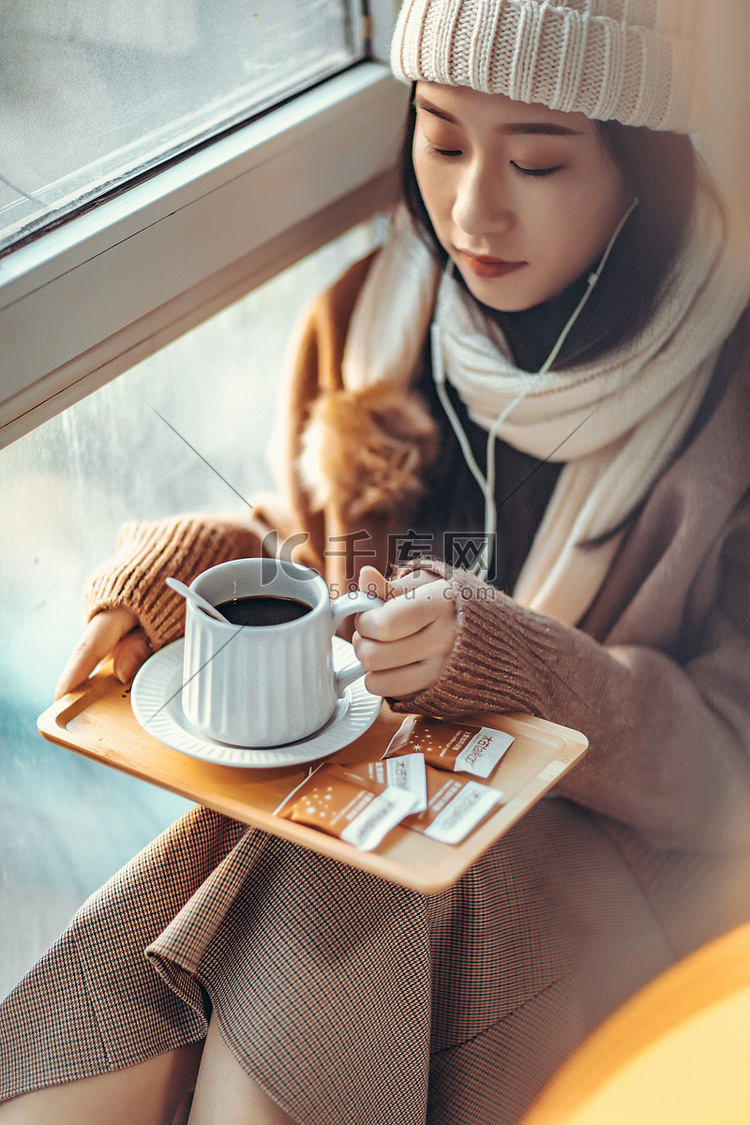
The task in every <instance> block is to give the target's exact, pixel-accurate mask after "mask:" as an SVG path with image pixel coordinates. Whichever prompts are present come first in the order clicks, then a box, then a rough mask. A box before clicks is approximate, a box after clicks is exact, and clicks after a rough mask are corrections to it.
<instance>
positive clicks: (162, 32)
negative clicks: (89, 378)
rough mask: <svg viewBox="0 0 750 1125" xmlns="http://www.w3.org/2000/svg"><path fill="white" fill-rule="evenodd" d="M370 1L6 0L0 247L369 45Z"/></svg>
mask: <svg viewBox="0 0 750 1125" xmlns="http://www.w3.org/2000/svg"><path fill="white" fill-rule="evenodd" d="M361 7H362V5H361V0H221V3H220V4H216V3H214V2H213V0H148V2H147V3H146V2H144V0H136V2H135V3H131V4H124V3H122V2H121V0H55V2H54V3H50V2H49V0H24V3H10V4H3V5H0V137H2V150H3V156H2V168H1V169H0V248H2V246H3V245H8V244H9V243H11V242H12V241H14V240H15V239H17V238H19V237H21V236H22V235H24V234H27V233H29V232H30V231H33V230H35V229H37V228H38V227H39V226H41V225H43V224H44V223H45V222H46V221H48V220H49V218H51V217H53V216H57V215H58V214H61V213H62V214H64V213H65V212H66V211H69V210H70V209H71V208H74V207H75V206H76V205H78V204H80V203H82V202H84V201H86V200H88V199H89V198H91V197H92V196H96V195H98V194H100V193H101V192H102V191H106V190H109V189H111V188H113V187H116V186H117V185H118V184H119V183H120V182H122V181H123V180H124V179H126V178H128V177H129V176H132V175H133V174H137V173H140V172H143V171H144V170H146V169H148V168H151V167H153V166H154V165H155V164H156V163H158V162H160V161H163V160H165V159H168V158H170V157H173V156H174V155H176V154H178V153H180V152H183V151H184V150H185V149H186V148H188V147H190V146H192V145H194V144H195V143H197V142H200V141H202V140H204V139H206V138H207V137H210V136H213V135H215V134H216V133H217V132H219V131H221V130H223V129H225V128H227V127H228V126H231V125H232V124H233V123H236V122H237V121H239V120H243V119H245V118H247V117H248V116H250V115H252V114H254V113H257V112H259V111H260V110H263V109H266V108H267V107H268V106H270V105H273V104H275V103H277V102H278V101H280V100H281V99H283V98H286V97H288V96H289V95H290V94H294V93H297V92H299V91H300V90H302V89H304V88H305V87H307V86H309V85H311V84H312V83H314V82H317V81H319V80H320V79H321V78H324V77H327V76H329V75H331V74H333V73H335V72H336V71H338V70H341V69H342V68H343V67H345V66H348V65H349V64H350V63H352V62H353V61H355V60H356V59H358V58H361V57H362V54H363V41H362V21H361V18H360V17H359V16H358V15H357V16H356V17H355V14H354V13H355V12H359V11H361Z"/></svg>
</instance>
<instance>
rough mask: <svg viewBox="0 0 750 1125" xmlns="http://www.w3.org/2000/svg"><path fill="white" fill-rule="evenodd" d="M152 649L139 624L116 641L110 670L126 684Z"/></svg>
mask: <svg viewBox="0 0 750 1125" xmlns="http://www.w3.org/2000/svg"><path fill="white" fill-rule="evenodd" d="M153 651H154V650H153V649H152V647H151V644H150V642H149V639H148V637H147V636H146V634H145V632H144V630H143V629H141V628H140V626H139V627H138V628H137V629H133V631H132V632H130V633H128V634H127V636H125V637H123V638H122V640H121V641H119V642H118V644H117V647H116V648H115V651H114V654H113V657H112V671H113V672H114V674H115V675H116V676H117V678H118V680H120V682H121V683H123V684H126V683H128V682H129V681H130V680H132V679H133V676H134V675H135V674H136V672H137V671H138V669H139V668H140V666H141V664H143V663H144V662H145V661H146V660H148V658H149V656H151V654H152V653H153Z"/></svg>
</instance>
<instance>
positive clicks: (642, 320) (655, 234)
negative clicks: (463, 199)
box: [401, 104, 698, 370]
mask: <svg viewBox="0 0 750 1125" xmlns="http://www.w3.org/2000/svg"><path fill="white" fill-rule="evenodd" d="M415 122H416V110H415V108H414V105H413V104H411V105H410V106H409V111H408V115H407V119H406V126H405V130H404V140H403V146H402V151H401V187H402V193H403V199H404V202H405V203H406V206H407V207H408V209H409V211H410V213H411V216H412V220H413V222H414V225H415V227H416V230H417V231H418V233H419V234H420V235H421V237H422V238H423V240H424V241H425V243H426V244H427V246H428V247H429V248H430V250H431V252H432V253H433V254H434V255H435V257H436V258H437V259H438V261H439V262H440V263H441V265H445V263H446V262H447V260H448V255H447V254H446V252H445V250H444V249H443V248H442V246H441V245H440V243H439V242H438V240H437V236H436V235H435V231H434V229H433V226H432V223H431V222H430V217H429V215H428V214H427V209H426V208H425V205H424V201H423V199H422V195H421V193H420V190H419V186H418V184H417V178H416V175H415V173H414V165H413V162H412V140H413V136H414V126H415ZM596 125H597V126H598V129H599V135H600V137H601V140H602V143H603V144H604V145H605V147H606V149H607V151H608V152H609V153H610V155H611V157H612V159H613V161H614V163H615V165H616V166H617V168H618V169H619V171H620V173H621V175H622V177H623V179H624V181H625V183H626V184H627V185H628V187H629V188H630V189H632V192H633V195H634V196H636V195H637V196H638V199H639V205H638V207H637V208H636V210H635V211H634V212H633V214H632V215H631V216H630V218H629V219H628V221H627V223H626V225H625V227H624V229H623V231H622V233H621V234H620V236H619V238H618V240H617V242H616V243H615V246H614V249H613V251H612V255H611V257H610V259H609V262H608V263H607V266H606V268H605V269H604V271H603V272H602V275H601V278H600V280H599V282H598V284H597V286H596V288H595V289H594V292H593V293H592V295H591V299H590V300H589V302H588V304H587V306H586V308H585V310H584V312H583V313H582V315H581V317H580V318H579V320H578V321H577V322H576V324H575V326H574V328H573V330H572V332H571V334H570V336H569V337H568V339H567V341H566V343H565V345H564V347H563V349H562V350H561V352H560V355H559V357H558V359H557V362H556V363H555V367H558V368H559V367H561V366H565V365H569V364H570V363H572V362H576V363H580V362H590V361H591V360H595V359H596V358H598V357H599V356H601V355H603V354H604V353H605V352H608V351H610V350H611V349H613V348H615V347H621V346H623V345H625V344H627V343H628V342H629V341H630V340H633V339H634V338H635V337H636V336H637V335H638V334H639V332H640V331H641V330H642V329H643V328H644V327H645V325H646V324H647V323H648V321H649V319H650V317H651V315H652V313H653V311H654V309H655V307H656V305H657V303H658V301H659V300H660V299H661V298H662V297H663V296H664V293H665V291H666V289H667V287H668V284H669V281H670V274H671V272H672V267H673V266H674V264H675V261H676V259H677V256H678V254H679V252H680V249H681V247H682V245H683V243H684V240H685V235H686V233H687V230H688V227H689V224H690V220H691V217H692V214H693V210H694V207H695V198H696V192H697V183H698V159H697V156H696V153H695V149H694V148H693V144H692V141H691V140H690V138H689V137H687V136H683V135H681V134H679V133H668V132H655V131H654V130H651V129H645V128H635V127H633V126H627V125H621V124H620V123H619V121H597V122H596ZM584 286H585V277H584V278H582V279H580V280H579V281H578V282H574V283H573V285H572V286H570V287H569V288H568V289H567V290H566V291H565V292H564V293H563V294H561V295H560V296H559V297H557V298H553V300H552V301H550V302H546V303H545V305H544V306H538V307H537V308H536V309H530V310H527V311H524V312H520V313H499V312H496V311H495V310H491V309H488V310H486V311H487V312H488V314H489V315H490V316H491V317H492V318H493V319H495V320H496V321H497V323H498V324H500V327H501V328H503V330H504V331H505V334H506V337H507V338H508V342H509V343H510V345H511V348H512V349H513V351H514V354H515V359H516V362H517V363H518V364H519V365H520V366H521V367H526V369H527V370H533V369H535V367H538V366H539V365H540V362H541V361H540V360H539V356H540V355H542V361H543V359H544V358H545V357H546V353H544V348H545V347H546V348H547V350H549V349H550V348H551V344H552V343H553V342H554V339H555V338H556V335H557V333H559V331H560V330H561V329H562V327H563V325H564V323H565V320H566V319H567V317H568V316H569V315H570V312H572V309H573V308H574V307H575V304H576V303H577V301H578V299H579V297H580V294H581V293H582V292H583V288H584ZM545 324H547V325H548V326H549V331H544V325H545ZM540 346H541V348H542V351H541V352H540V350H539V348H540ZM524 360H526V362H524Z"/></svg>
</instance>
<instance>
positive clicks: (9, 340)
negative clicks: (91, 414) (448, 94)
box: [0, 0, 408, 448]
mask: <svg viewBox="0 0 750 1125" xmlns="http://www.w3.org/2000/svg"><path fill="white" fill-rule="evenodd" d="M395 6H397V4H396V3H394V0H370V2H369V5H368V7H369V17H368V24H369V28H368V30H369V37H370V43H371V47H372V52H371V53H372V55H373V57H374V58H375V59H376V60H378V59H382V57H383V55H384V54H385V53H386V52H387V46H388V43H389V41H390V35H391V30H392V26H393V19H394V7H395ZM407 99H408V90H407V88H406V87H405V86H404V85H402V84H399V83H398V82H396V81H395V80H394V79H393V78H392V76H391V74H390V71H389V69H388V68H387V66H385V65H384V63H383V62H382V61H372V62H365V63H362V64H359V65H358V66H355V67H353V68H351V69H350V70H348V71H345V72H344V73H343V74H340V75H337V76H336V77H334V78H332V79H330V80H329V81H327V82H324V83H322V84H321V85H320V86H318V87H316V88H314V89H312V90H310V91H308V92H307V93H304V94H302V95H300V96H299V97H297V98H295V99H293V100H291V101H290V102H288V103H287V104H286V105H283V106H281V107H279V108H278V109H275V110H273V111H272V112H271V113H269V114H266V115H265V116H263V117H261V118H259V119H258V120H256V121H253V122H251V123H249V124H248V125H246V126H244V127H243V128H241V129H239V130H237V131H236V132H233V133H231V134H230V135H228V136H226V137H223V138H221V139H219V140H217V141H216V142H215V143H213V144H211V145H209V146H207V147H206V148H204V149H202V150H201V151H199V152H197V153H194V154H192V155H190V156H187V157H186V158H185V159H183V160H181V161H178V162H177V163H176V164H174V165H173V166H171V167H168V168H166V169H164V170H162V171H160V172H158V173H157V174H155V175H154V176H153V177H151V178H149V179H147V180H145V181H144V182H142V183H139V184H136V185H134V186H133V187H131V188H130V189H128V190H127V191H126V192H124V193H123V194H122V195H121V196H119V197H116V198H114V199H110V200H107V201H105V202H102V203H101V204H100V205H99V206H97V207H95V208H94V209H93V210H91V211H90V212H88V213H86V214H83V215H80V216H78V217H76V218H74V219H71V220H70V221H69V222H67V223H64V224H63V225H62V226H60V227H58V228H57V229H56V230H51V231H49V232H47V233H44V234H42V235H41V236H40V237H39V238H37V239H36V240H34V241H32V242H30V243H28V244H27V245H26V246H22V247H19V248H18V249H17V250H15V251H14V252H12V253H11V254H8V255H7V256H6V257H4V258H2V259H0V448H1V447H2V446H4V445H7V444H9V443H10V442H12V441H14V440H16V439H17V438H18V437H20V436H22V435H23V434H24V433H27V432H28V431H30V430H31V429H33V428H34V427H36V426H38V425H40V424H41V423H42V422H44V421H46V420H47V419H48V418H50V417H52V416H53V415H54V414H57V413H59V412H60V411H61V410H63V409H65V408H66V407H68V406H70V405H72V404H73V403H74V402H76V401H78V400H79V399H81V398H83V397H84V396H85V395H87V394H89V393H91V392H92V391H94V390H96V389H97V388H98V387H100V386H102V385H103V384H104V383H105V382H107V381H108V380H110V379H112V378H114V377H115V376H117V375H120V374H121V373H122V372H123V371H125V370H127V368H129V367H131V366H133V364H135V363H138V362H139V361H140V360H142V359H145V358H146V357H147V356H148V355H150V354H152V353H153V352H154V351H156V350H157V349H158V348H161V347H163V346H164V345H165V344H167V343H169V342H170V341H171V340H173V339H175V338H176V337H177V336H179V335H181V334H182V333H183V332H185V331H187V330H188V329H189V328H192V327H194V326H195V325H196V324H198V323H200V322H201V321H202V320H204V319H206V318H207V317H208V316H211V315H212V314H213V313H215V312H217V311H219V310H220V309H221V308H223V307H225V306H226V305H228V304H230V303H231V302H232V301H234V300H236V299H237V298H239V297H241V296H243V295H244V294H246V293H248V292H249V291H250V290H251V289H252V288H254V287H255V286H257V285H259V284H261V283H262V282H263V281H265V280H267V279H268V278H269V277H271V276H273V274H275V273H277V272H279V270H281V269H283V268H285V267H286V266H288V265H290V264H291V263H293V262H294V261H296V260H298V259H299V258H300V257H302V256H303V255H304V254H307V253H309V252H310V251H312V250H314V249H316V248H317V247H318V246H320V245H322V244H323V243H324V242H326V241H328V240H330V239H331V238H334V237H335V236H336V235H338V234H339V233H341V232H342V231H343V230H345V229H347V227H349V226H351V225H353V224H354V223H356V222H358V221H360V220H361V219H363V218H366V217H368V216H369V215H371V214H373V213H374V212H375V211H377V210H378V209H379V208H382V207H383V206H387V205H388V203H389V202H390V200H391V199H392V198H393V193H394V183H395V164H396V158H397V154H398V149H399V140H400V134H401V129H402V125H403V119H404V114H405V110H406V104H407Z"/></svg>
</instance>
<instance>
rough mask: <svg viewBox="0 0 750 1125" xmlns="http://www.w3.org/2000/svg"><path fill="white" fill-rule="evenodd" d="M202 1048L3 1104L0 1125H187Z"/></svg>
mask: <svg viewBox="0 0 750 1125" xmlns="http://www.w3.org/2000/svg"><path fill="white" fill-rule="evenodd" d="M202 1049H203V1043H189V1044H188V1045H187V1046H185V1047H178V1048H177V1049H176V1050H174V1051H167V1052H166V1053H165V1054H163V1055H157V1056H156V1057H155V1058H153V1059H147V1061H146V1062H142V1063H138V1064H137V1065H136V1066H129V1067H126V1068H125V1069H124V1070H113V1071H111V1072H110V1073H109V1074H101V1075H97V1077H95V1078H81V1079H79V1080H78V1081H77V1082H65V1083H63V1084H62V1085H60V1086H48V1087H46V1088H45V1089H43V1090H34V1091H32V1092H31V1093H29V1094H22V1095H21V1097H18V1098H13V1099H12V1101H8V1102H3V1104H2V1105H0V1125H50V1122H54V1125H135V1122H137V1123H138V1125H185V1122H186V1121H187V1112H188V1107H189V1094H190V1092H191V1091H192V1090H194V1089H195V1082H196V1077H197V1074H198V1068H199V1066H200V1059H201V1051H202Z"/></svg>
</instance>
